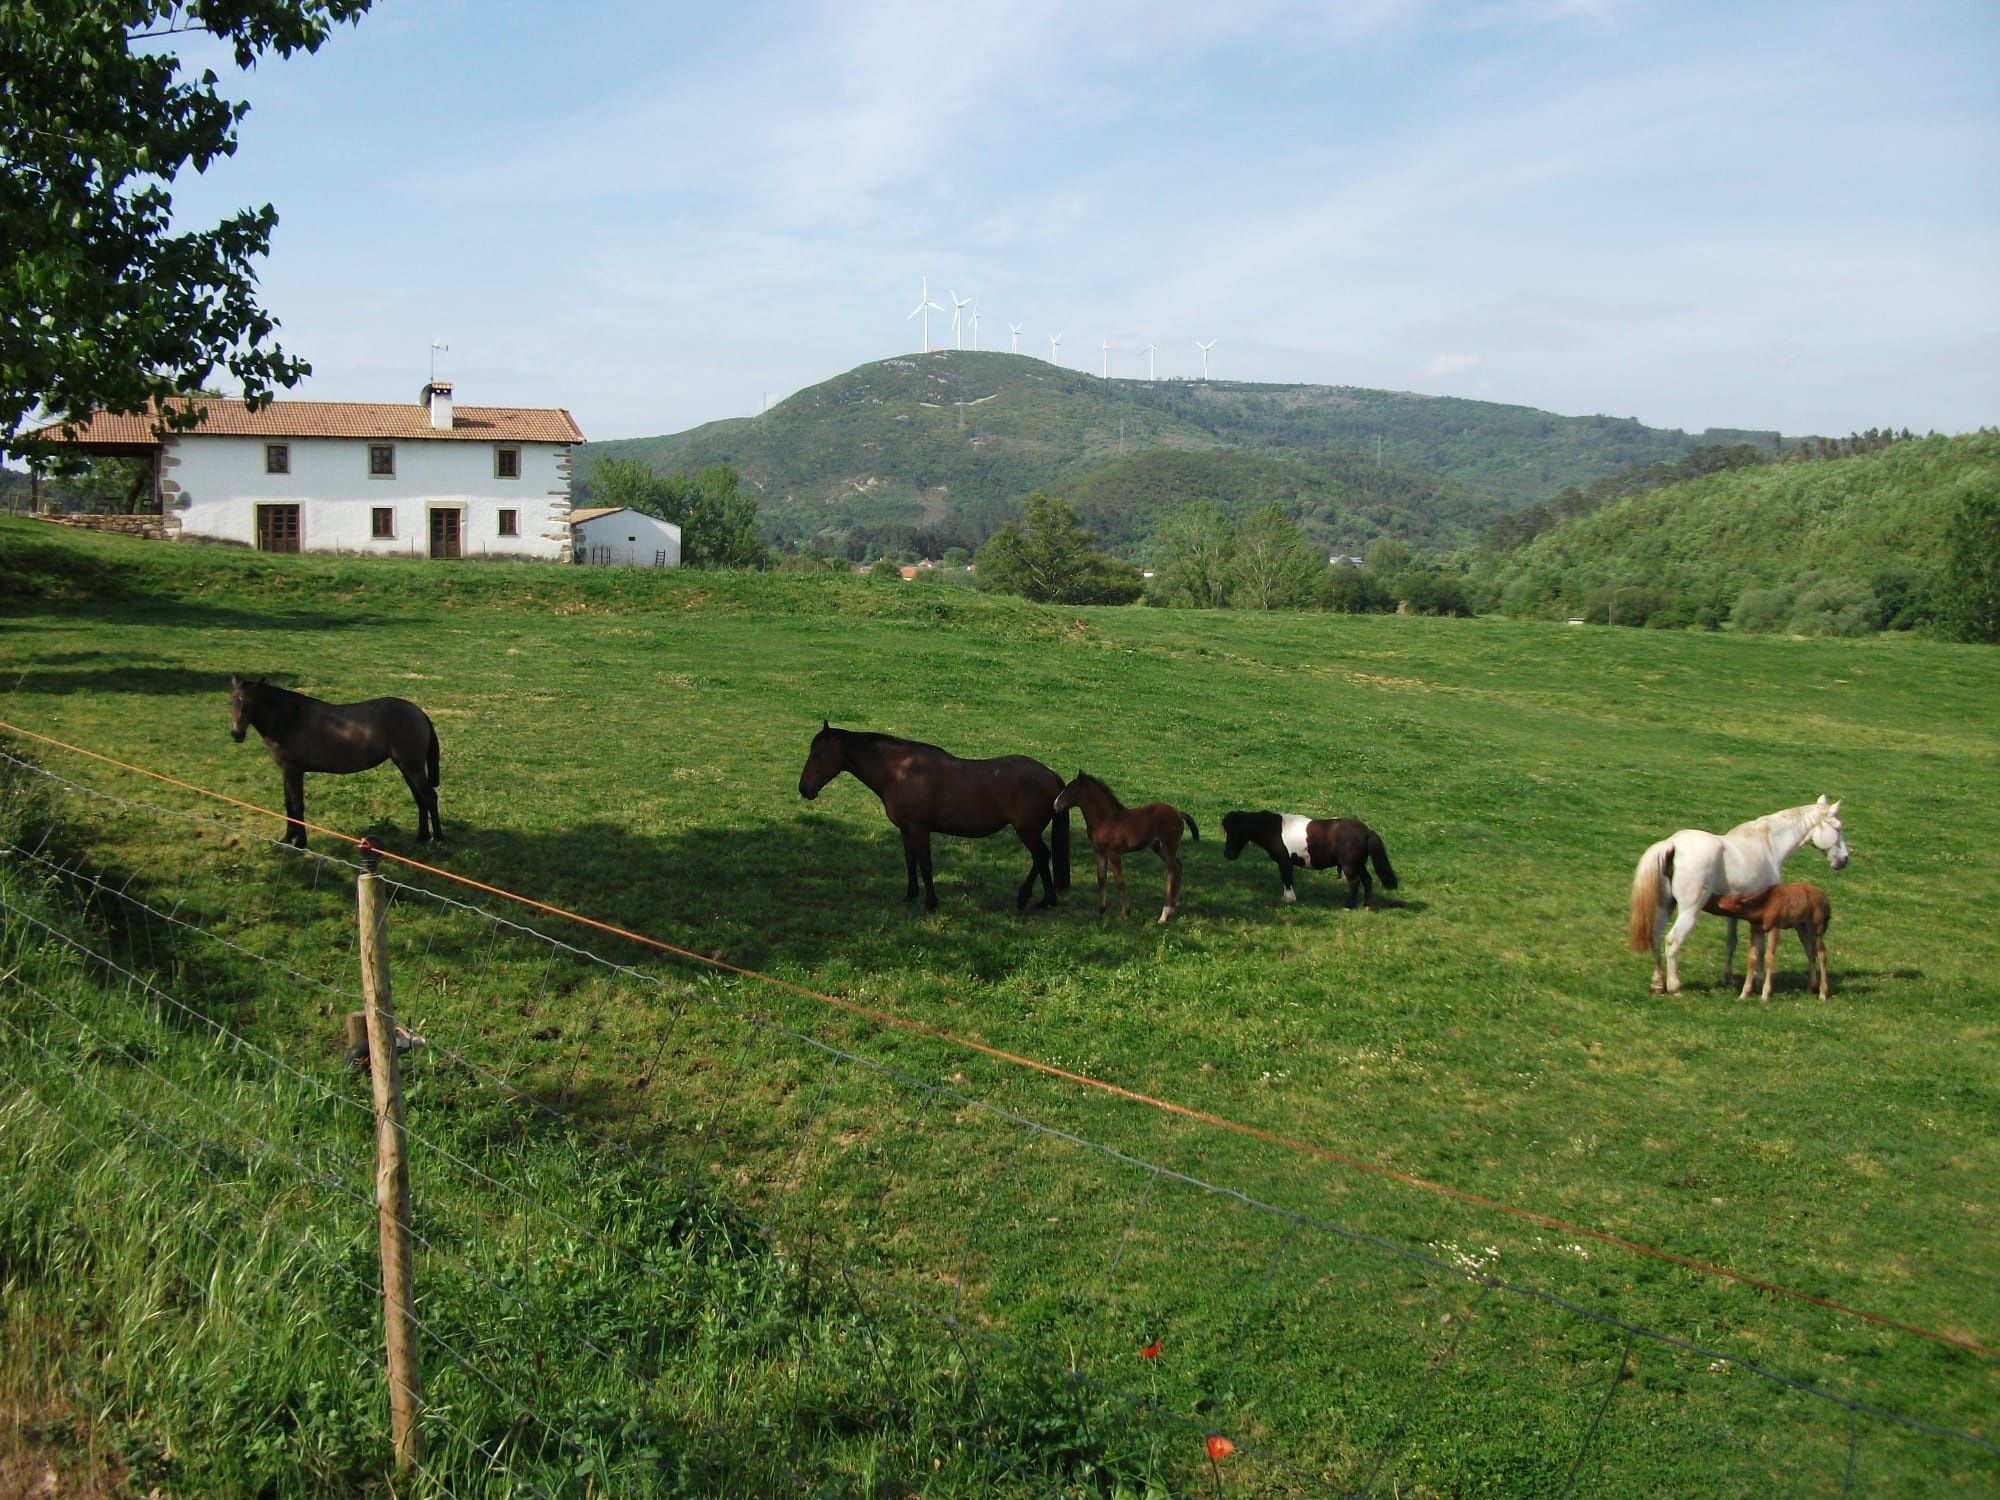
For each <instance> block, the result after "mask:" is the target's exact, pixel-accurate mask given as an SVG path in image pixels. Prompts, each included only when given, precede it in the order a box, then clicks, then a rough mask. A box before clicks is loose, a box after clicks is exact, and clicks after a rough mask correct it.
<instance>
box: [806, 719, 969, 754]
mask: <svg viewBox="0 0 2000 1500" xmlns="http://www.w3.org/2000/svg"><path fill="white" fill-rule="evenodd" d="M826 728H827V729H829V730H832V731H833V733H835V734H837V735H839V736H840V737H841V738H842V739H844V740H849V741H853V740H859V741H861V742H862V743H863V744H868V745H908V746H910V747H911V748H912V749H916V750H935V751H937V752H938V754H940V755H949V754H951V752H950V751H949V750H946V749H945V748H944V747H943V746H941V745H933V744H930V743H929V742H927V741H925V740H911V739H905V738H903V736H901V735H899V734H882V733H880V732H879V731H877V730H873V729H842V728H841V727H840V726H839V725H837V724H829V725H827V726H826ZM821 732H822V733H824V732H825V731H824V730H822V731H821Z"/></svg>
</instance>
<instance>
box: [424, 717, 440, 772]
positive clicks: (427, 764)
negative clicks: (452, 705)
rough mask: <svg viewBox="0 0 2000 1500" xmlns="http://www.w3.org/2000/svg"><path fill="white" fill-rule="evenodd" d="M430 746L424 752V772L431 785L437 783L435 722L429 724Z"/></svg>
mask: <svg viewBox="0 0 2000 1500" xmlns="http://www.w3.org/2000/svg"><path fill="white" fill-rule="evenodd" d="M430 731H431V746H430V749H428V750H426V751H425V752H424V774H425V775H426V776H428V777H429V778H430V783H431V785H432V786H436V785H437V784H438V732H437V726H436V725H435V724H433V725H431V726H430Z"/></svg>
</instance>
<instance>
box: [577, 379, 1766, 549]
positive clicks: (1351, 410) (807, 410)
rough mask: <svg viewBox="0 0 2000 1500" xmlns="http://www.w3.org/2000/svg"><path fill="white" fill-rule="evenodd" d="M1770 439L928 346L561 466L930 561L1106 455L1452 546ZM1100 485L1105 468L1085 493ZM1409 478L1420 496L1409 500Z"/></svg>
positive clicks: (1348, 526)
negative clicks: (1527, 512)
mask: <svg viewBox="0 0 2000 1500" xmlns="http://www.w3.org/2000/svg"><path fill="white" fill-rule="evenodd" d="M1773 436H1774V434H1771V433H1742V432H1734V431H1731V432H1715V431H1711V432H1709V433H1707V434H1702V435H1695V434H1689V433H1685V432H1681V431H1678V430H1662V429H1656V428H1649V427H1645V426H1643V425H1641V424H1640V423H1638V422H1636V421H1634V420H1632V419H1630V418H1617V417H1601V416H1598V417H1564V416H1556V415H1553V414H1551V413H1548V412H1541V411H1535V410H1533V409H1531V408H1528V407H1520V406H1502V405H1499V404H1496V403H1493V402H1485V401H1463V400H1458V399H1455V398H1450V397H1433V396H1420V395H1413V394H1409V393H1406V392H1394V391H1371V390H1361V389H1358V388H1355V387H1350V386H1314V385H1258V384H1250V383H1242V382H1229V381H1143V380H1102V379H1099V378H1097V377H1095V376H1092V375H1086V374H1084V373H1082V372H1081V371H1077V370H1065V369H1061V368H1058V367H1057V366H1055V365H1051V364H1049V363H1047V362H1046V361H1043V360H1039V359H1030V358H1027V357H1025V356H1021V355H1013V354H994V353H986V352H979V353H971V352H966V351H963V350H938V351H934V352H933V353H930V354H927V355H914V354H913V355H904V356H900V357H898V358H895V359H886V360H880V361H877V362H876V363H874V364H868V365H862V366H860V367H859V368H857V369H854V370H850V371H849V372H847V373H846V374H844V375H840V376H837V377H835V378H834V379H832V380H829V381H826V382H824V383H822V384H820V385H816V386H813V387H811V388H810V389H808V390H804V391H800V392H799V393H798V394H796V395H794V396H792V397H790V398H788V399H787V400H785V401H782V402H780V403H779V404H778V405H776V406H774V407H772V408H771V409H770V410H769V411H767V412H765V413H763V414H762V415H761V416H757V417H743V418H732V419H730V420H727V421H722V422H710V423H708V424H706V425H704V426H701V427H695V428H690V429H689V430H688V431H686V432H680V433H674V434H670V435H666V436H661V437H650V438H628V439H622V440H618V441H613V442H603V443H592V444H590V445H589V446H588V447H587V448H585V449H583V450H582V452H581V453H580V455H579V461H578V465H577V477H578V482H579V488H580V490H581V491H582V492H583V493H584V494H585V495H587V493H588V490H589V478H590V468H591V465H592V464H593V463H595V462H596V461H597V460H599V459H601V458H607V457H611V458H630V459H639V460H642V461H644V462H646V463H649V464H651V465H653V466H654V467H655V468H658V469H661V470H663V471H669V472H671V471H680V470H689V469H697V468H701V467H703V466H705V465H708V464H712V463H726V464H729V465H731V466H732V467H734V468H735V469H737V470H738V471H739V472H740V473H741V474H742V475H743V477H744V479H745V481H746V482H747V483H748V484H749V485H750V487H751V489H752V490H753V491H754V492H755V493H756V495H757V496H758V505H759V510H760V514H761V517H762V520H763V523H764V525H765V527H766V529H767V530H768V531H769V532H770V533H771V534H772V535H773V536H774V537H775V538H776V539H778V540H779V541H780V542H781V543H787V544H790V543H798V542H804V541H812V542H815V543H817V544H819V545H821V546H828V547H834V548H838V547H841V546H847V547H849V549H850V550H853V549H854V547H855V546H856V545H857V544H858V543H862V544H865V543H869V542H873V543H876V544H879V545H891V544H893V545H899V546H901V545H910V546H915V547H917V548H918V549H919V550H940V549H941V548H942V547H943V546H945V545H949V544H950V543H951V542H954V541H957V542H964V543H966V544H968V545H972V544H976V543H977V542H979V541H980V540H982V539H983V538H984V537H985V536H987V535H989V534H990V533H991V532H992V531H993V530H994V529H996V528H997V527H998V525H999V524H1000V522H1001V521H1002V520H1004V519H1005V518H1006V517H1007V516H1008V515H1010V514H1012V513H1013V510H1014V508H1015V507H1017V506H1018V504H1019V502H1020V500H1021V498H1022V497H1023V496H1024V495H1026V494H1028V493H1029V492H1030V491H1032V490H1037V489H1043V490H1054V489H1060V488H1063V487H1065V486H1066V485H1070V484H1072V482H1076V481H1080V480H1081V479H1082V477H1083V476H1085V475H1086V474H1088V473H1089V472H1090V471H1091V470H1094V469H1098V468H1102V467H1104V466H1106V465H1114V464H1116V462H1117V460H1119V459H1120V458H1132V457H1136V456H1137V455H1139V454H1142V453H1153V452H1157V451H1159V450H1166V451H1168V452H1180V453H1198V452H1224V451H1227V452H1234V453H1244V454H1251V455H1255V456H1257V457H1259V458H1263V459H1275V460H1287V461H1297V460H1306V461H1308V462H1309V464H1310V465H1311V467H1312V468H1313V469H1315V470H1316V471H1319V472H1317V473H1315V474H1307V475H1301V476H1298V477H1297V478H1295V479H1294V478H1279V477H1277V476H1275V475H1274V474H1273V472H1272V471H1270V470H1267V469H1254V468H1253V469H1247V470H1243V471H1240V472H1236V471H1232V472H1231V473H1230V474H1229V475H1228V477H1227V482H1226V484H1225V485H1224V488H1225V490H1226V492H1227V494H1229V495H1234V494H1236V493H1239V492H1243V491H1247V490H1254V489H1257V488H1259V487H1262V486H1268V485H1277V486H1278V487H1280V488H1282V487H1284V486H1285V485H1295V486H1297V487H1298V488H1299V489H1300V491H1301V493H1306V492H1310V493H1311V494H1313V495H1315V496H1323V497H1333V498H1328V499H1325V500H1324V503H1323V506H1322V509H1323V511H1324V514H1325V515H1326V516H1327V517H1329V518H1331V517H1334V516H1338V517H1339V518H1340V519H1338V520H1337V521H1336V520H1333V519H1328V521H1327V524H1326V526H1325V527H1324V529H1323V535H1324V538H1325V539H1327V540H1333V539H1336V538H1338V539H1340V540H1341V541H1343V542H1346V543H1350V544H1351V543H1355V542H1365V541H1366V540H1367V539H1368V537H1367V536H1366V535H1363V534H1362V531H1364V530H1366V527H1367V525H1368V524H1374V525H1377V526H1379V528H1380V529H1379V530H1376V531H1373V532H1370V533H1369V535H1380V534H1383V533H1384V532H1388V533H1391V534H1395V535H1400V536H1404V537H1406V538H1408V539H1409V540H1411V541H1414V542H1419V543H1426V544H1433V545H1434V544H1436V543H1438V542H1440V541H1445V540H1451V539H1469V538H1460V537H1458V536H1457V531H1458V529H1459V523H1460V522H1464V523H1466V524H1467V525H1468V526H1469V525H1470V523H1471V520H1472V514H1473V511H1474V510H1476V509H1478V507H1475V506H1473V505H1472V504H1471V502H1470V500H1469V499H1468V497H1469V496H1478V497H1481V498H1482V499H1483V500H1484V501H1485V502H1486V503H1487V504H1486V508H1485V509H1484V515H1485V517H1486V519H1488V520H1491V519H1492V518H1493V517H1495V516H1497V515H1498V514H1500V513H1503V512H1504V511H1506V510H1509V509H1515V508H1519V507H1521V506H1524V505H1526V504H1529V503H1531V502H1533V501H1535V500H1538V499H1541V498H1543V497H1545V496H1547V495H1550V494H1553V493H1555V492H1556V491H1557V490H1560V489H1562V488H1563V487H1564V486H1565V485H1571V484H1584V483H1588V482H1589V481H1591V480H1593V479H1597V478H1600V477H1602V476H1604V475H1607V474H1613V473H1616V472H1618V471H1619V470H1621V469H1624V468H1627V467H1629V466H1631V465H1633V464H1644V463H1656V462H1660V461H1663V460H1670V459H1675V458H1679V457H1680V456H1682V455H1683V454H1686V453H1688V452H1689V451H1691V450H1692V449H1694V448H1695V447H1697V446H1699V445H1700V444H1702V443H1703V442H1711V443H1713V442H1739V441H1750V442H1757V443H1761V444H1764V445H1766V446H1768V445H1769V444H1770V442H1771V441H1772V438H1773ZM1378 447H1379V451H1378ZM1363 455H1365V457H1366V458H1367V460H1368V461H1369V463H1370V465H1371V466H1373V465H1375V464H1377V463H1379V464H1380V465H1381V471H1382V472H1384V473H1387V472H1389V471H1391V470H1394V471H1397V472H1398V473H1400V474H1402V475H1404V476H1406V478H1404V479H1399V480H1397V481H1395V482H1394V485H1393V487H1394V488H1395V490H1396V492H1397V493H1396V496H1395V498H1394V500H1393V501H1385V500H1383V499H1381V497H1379V496H1376V495H1375V494H1374V493H1373V492H1371V491H1369V490H1368V488H1367V487H1366V486H1365V485H1363V484H1361V483H1360V482H1359V478H1358V474H1357V472H1356V463H1355V461H1356V460H1357V459H1358V458H1359V457H1360V456H1363ZM1128 472H1129V471H1128ZM1218 472H1220V471H1218ZM1118 482H1119V476H1117V475H1114V476H1112V477H1111V478H1108V479H1106V480H1104V481H1102V484H1103V485H1105V486H1111V487H1113V488H1115V487H1116V485H1117V483H1118ZM1149 482H1150V481H1149ZM1383 484H1384V485H1385V486H1386V485H1388V484H1389V481H1386V480H1385V481H1383ZM1427 485H1428V486H1432V487H1433V489H1432V491H1431V495H1430V498H1429V499H1428V500H1425V499H1423V498H1422V497H1420V496H1419V495H1418V494H1417V493H1416V492H1417V491H1418V490H1421V489H1422V488H1423V487H1424V486H1427ZM1105 493H1106V494H1110V493H1111V489H1106V490H1105ZM1183 498H1185V499H1195V498H1200V497H1199V496H1197V495H1193V494H1189V495H1186V496H1185V497H1183ZM1134 503H1137V502H1136V500H1135V501H1134ZM1122 505H1123V502H1121V503H1120V504H1118V505H1113V504H1110V503H1108V502H1107V505H1106V507H1105V508H1106V510H1107V513H1108V512H1110V511H1113V510H1117V509H1120V508H1121V507H1122ZM1371 507H1373V509H1372V510H1371ZM1142 508H1143V507H1142Z"/></svg>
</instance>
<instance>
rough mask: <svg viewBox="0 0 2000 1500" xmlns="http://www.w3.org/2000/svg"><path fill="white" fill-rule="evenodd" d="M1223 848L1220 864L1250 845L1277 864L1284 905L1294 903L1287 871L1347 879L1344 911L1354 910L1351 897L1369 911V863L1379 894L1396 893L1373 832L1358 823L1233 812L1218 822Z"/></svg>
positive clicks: (1371, 904) (1355, 820) (1356, 820)
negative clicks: (1332, 873)
mask: <svg viewBox="0 0 2000 1500" xmlns="http://www.w3.org/2000/svg"><path fill="white" fill-rule="evenodd" d="M1222 832H1223V836H1224V839H1225V840H1226V842H1225V843H1224V844H1223V846H1222V855H1223V858H1225V859H1234V858H1236V856H1237V855H1239V854H1241V853H1242V852H1243V846H1244V845H1245V844H1255V845H1256V846H1257V847H1258V848H1259V849H1262V850H1263V851H1264V852H1265V853H1266V854H1268V855H1270V856H1271V858H1272V859H1274V860H1275V861H1277V865H1278V878H1279V879H1280V880H1282V881H1284V883H1285V899H1286V900H1287V901H1296V900H1298V899H1299V893H1298V892H1297V891H1296V890H1295V889H1293V886H1292V867H1293V866H1294V865H1297V866H1300V867H1302V868H1304V869H1308V870H1326V869H1338V870H1339V871H1340V873H1341V874H1342V875H1345V876H1346V877H1347V906H1348V910H1350V911H1352V910H1353V909H1354V901H1355V898H1356V897H1357V896H1359V897H1361V898H1363V900H1364V901H1365V903H1366V905H1367V907H1368V909H1369V910H1370V911H1373V910H1375V888H1374V885H1373V884H1372V883H1371V882H1370V881H1369V879H1368V864H1367V862H1368V861H1369V860H1373V861H1374V863H1375V873H1376V875H1378V876H1379V877H1381V881H1382V889H1383V890H1385V891H1393V890H1394V889H1395V888H1396V872H1395V871H1394V870H1392V869H1391V868H1390V867H1389V851H1388V850H1386V849H1384V848H1383V847H1382V839H1381V836H1380V835H1379V834H1377V833H1376V832H1375V830H1374V829H1372V828H1370V827H1369V826H1368V825H1367V824H1366V823H1364V822H1362V821H1361V820H1360V819H1359V818H1305V817H1301V816H1300V815H1299V814H1297V813H1274V812H1233V813H1225V814H1223V818H1222Z"/></svg>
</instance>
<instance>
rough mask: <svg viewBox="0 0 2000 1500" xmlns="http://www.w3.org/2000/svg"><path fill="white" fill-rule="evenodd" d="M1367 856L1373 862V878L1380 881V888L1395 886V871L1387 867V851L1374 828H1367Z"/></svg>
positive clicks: (1380, 836) (1387, 889)
mask: <svg viewBox="0 0 2000 1500" xmlns="http://www.w3.org/2000/svg"><path fill="white" fill-rule="evenodd" d="M1368 858H1369V859H1370V860H1372V861H1373V862H1374V865H1375V878H1376V879H1377V880H1379V881H1381V882H1382V889H1383V890H1385V891H1393V890H1394V889H1395V888H1396V872H1395V871H1394V870H1392V869H1390V868H1389V851H1388V850H1387V849H1384V848H1383V847H1382V835H1381V834H1379V833H1377V832H1376V831H1375V830H1374V829H1372V828H1371V829H1369V830H1368Z"/></svg>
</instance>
